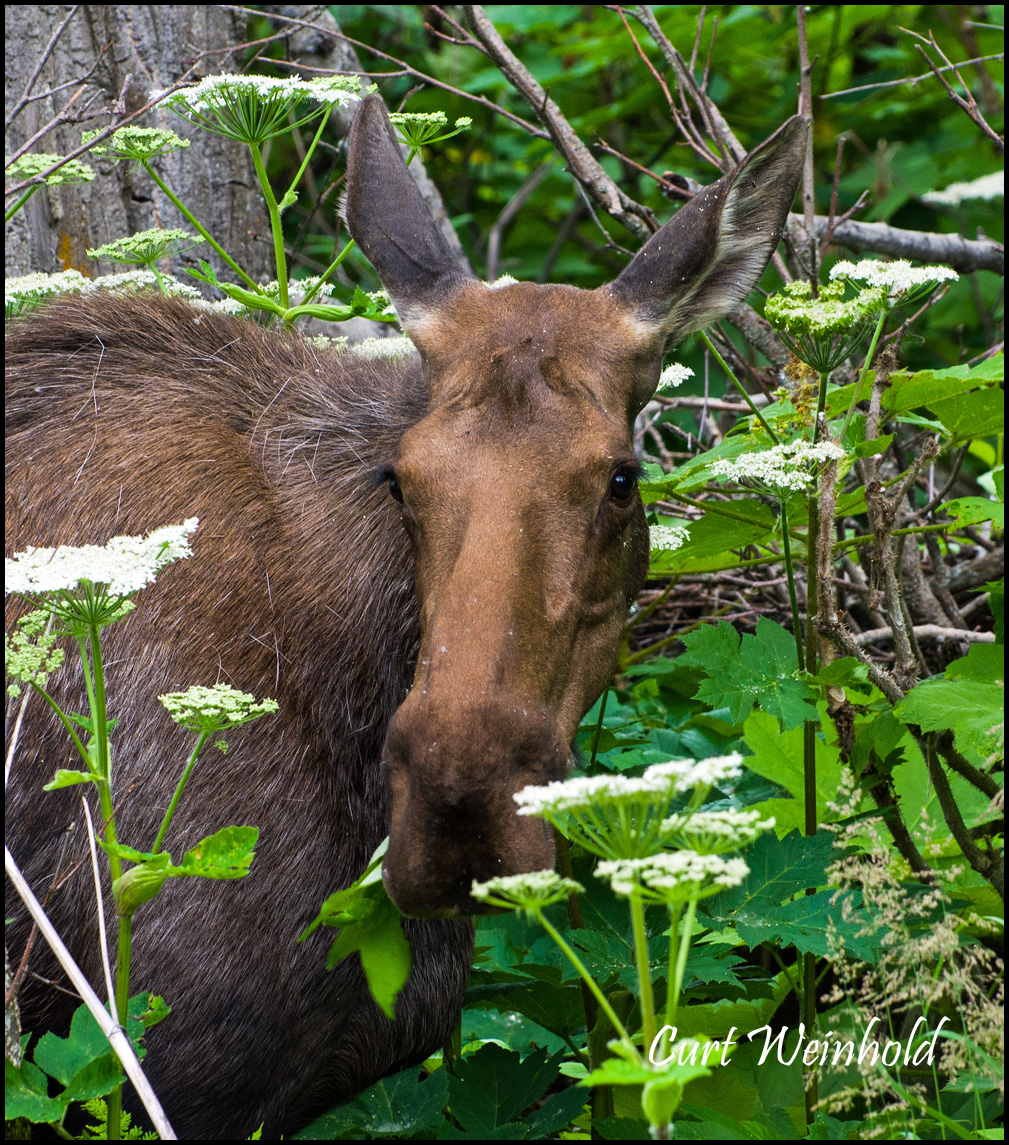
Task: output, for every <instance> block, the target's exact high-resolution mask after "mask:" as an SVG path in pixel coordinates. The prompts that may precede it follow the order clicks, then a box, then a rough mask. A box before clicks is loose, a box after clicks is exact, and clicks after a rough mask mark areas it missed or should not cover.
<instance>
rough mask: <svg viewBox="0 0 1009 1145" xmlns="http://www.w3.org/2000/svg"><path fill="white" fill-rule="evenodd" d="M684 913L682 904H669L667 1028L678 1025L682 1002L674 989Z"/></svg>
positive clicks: (678, 992)
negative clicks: (678, 1013)
mask: <svg viewBox="0 0 1009 1145" xmlns="http://www.w3.org/2000/svg"><path fill="white" fill-rule="evenodd" d="M682 911H683V904H682V903H670V904H669V969H668V971H667V972H666V974H667V977H666V1022H665V1024H666V1025H667V1026H675V1025H676V1007H677V1006H678V1005H679V1001H680V991H679V989H678V988H675V989H674V983H675V982H676V967H677V965H678V964H679V955H680V915H681V913H682Z"/></svg>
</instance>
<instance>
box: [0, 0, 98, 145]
mask: <svg viewBox="0 0 1009 1145" xmlns="http://www.w3.org/2000/svg"><path fill="white" fill-rule="evenodd" d="M79 9H80V4H75V5H74V6H73V7H72V8H71V9H70V11H69V12H68V13H67V16H66V19H65V20H64V21H63V23H62V24H60V26H59V27H58V28H57V29H56V31H55V32H53V34H52V36H50V37H49V43H48V44H46V46H45V50H44V51H43V53H42V57H41V59H40V60H39V62H38V64H37V66H36V68H35V71H33V72H32V74H31V75H30V76H29V77H28V82H27V83H26V84H25V89H24V91H23V92H22V93H21V98H20V99H19V100H18V101H17V102H16V103H15V104H14V106H13V108H12V109H11V112H10V115H8V116H7V119H6V120H5V122H4V131H6V130H7V128H8V127H10V125H11V124H12V123H13V122H14V120H15V119H16V118H17V117H18V116H19V115H20V114H21V112H22V110H23V109H24V108H25V106H26V105H27V104H28V103H29V102H31V98H32V95H31V91H32V88H33V87H34V86H35V84H36V82H37V81H38V78H39V76H40V75H41V74H42V69H43V68H44V67H45V66H46V60H48V59H49V57H50V56H51V55H52V53H53V48H55V47H56V44H57V42H58V41H59V38H60V36H62V35H63V33H64V31H65V30H66V26H67V25H68V24H69V23H70V21H71V20H72V19H73V18H74V16H76V15H77V12H78V11H79ZM97 66H98V65H97V63H96V64H95V67H97ZM94 70H95V69H94V68H92V69H91V72H93V71H94ZM91 72H88V76H90V75H91ZM83 78H84V79H86V78H87V76H85V77H83ZM74 82H75V81H74V80H69V81H68V82H67V83H66V84H61V85H60V87H59V88H56V89H54V91H60V90H61V89H62V88H64V87H69V86H71V85H72V84H73V83H74ZM76 82H77V83H80V82H82V81H81V80H77V81H76ZM43 94H45V95H50V94H53V92H46V93H43ZM34 98H35V99H38V98H39V97H38V96H35V97H34Z"/></svg>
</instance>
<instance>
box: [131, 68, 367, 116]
mask: <svg viewBox="0 0 1009 1145" xmlns="http://www.w3.org/2000/svg"><path fill="white" fill-rule="evenodd" d="M360 92H361V83H360V80H358V79H357V77H356V76H332V77H328V78H325V79H316V80H302V79H297V78H296V77H291V78H289V79H275V78H272V77H270V76H239V75H217V76H206V77H205V78H204V79H202V80H200V82H199V83H198V84H196V86H195V87H186V88H180V89H179V91H177V92H173V93H172V94H171V95H170V96H169V97H168V99H167V100H166V101H165V103H166V105H167V106H168V107H175V106H178V105H183V106H185V107H189V108H191V109H192V110H193V111H195V112H197V113H199V114H201V115H202V114H206V113H207V112H214V111H217V110H218V108H219V107H220V106H221V104H222V103H227V102H229V101H230V99H231V98H232V97H234V96H244V97H246V98H248V97H249V96H258V97H259V98H260V99H264V100H269V101H287V100H290V101H291V102H298V101H301V100H305V99H310V100H312V101H314V102H315V103H329V104H336V105H339V106H342V105H344V104H347V103H350V102H351V101H352V100H354V99H356V98H357V97H358V96H359V95H360ZM163 94H164V92H163V91H153V92H151V96H150V98H151V99H157V98H158V97H159V96H161V95H163Z"/></svg>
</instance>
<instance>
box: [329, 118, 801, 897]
mask: <svg viewBox="0 0 1009 1145" xmlns="http://www.w3.org/2000/svg"><path fill="white" fill-rule="evenodd" d="M807 132H808V123H807V121H806V120H804V119H802V118H800V117H798V116H797V117H795V118H793V119H791V120H789V121H788V122H787V123H786V124H785V125H784V126H783V127H782V128H781V129H780V130H779V131H777V132H776V133H775V134H774V135H773V136H771V137H770V138H769V139H768V140H766V141H765V142H764V143H763V144H761V145H760V146H759V147H758V148H757V149H756V150H754V151H753V152H751V154H750V155H748V156H747V157H746V159H744V160H743V162H742V163H741V164H740V165H739V166H738V167H737V168H736V170H735V171H733V172H732V173H731V174H728V175H726V176H724V177H723V178H721V179H720V180H718V182H716V183H714V184H712V185H711V186H709V187H706V188H705V189H704V190H703V191H701V192H700V193H699V194H698V195H696V196H695V198H694V199H693V200H692V201H691V202H689V203H688V204H687V205H686V206H684V207H682V208H681V209H680V210H679V211H678V212H677V214H676V215H675V216H674V217H673V218H672V220H671V221H670V222H668V223H667V224H666V225H665V226H663V227H662V228H661V230H659V231H658V232H657V233H656V234H654V235H653V236H652V237H651V239H649V241H648V242H647V243H646V244H645V246H644V247H643V248H642V249H641V250H640V251H639V252H638V254H637V255H636V256H635V257H634V258H633V260H632V261H631V262H630V264H629V265H628V266H627V267H626V269H625V270H624V271H623V272H622V273H621V274H620V275H619V276H618V277H617V278H616V280H615V281H613V282H612V283H610V284H609V285H607V286H603V287H600V288H599V289H597V290H591V291H586V290H579V289H576V288H574V287H569V286H539V285H534V284H531V283H516V284H513V285H509V286H504V287H501V288H499V289H494V288H489V287H487V286H485V285H484V284H483V283H481V282H479V281H478V280H477V279H475V278H473V277H471V276H470V275H469V274H468V273H465V272H464V271H462V270H461V269H460V266H459V263H458V262H457V260H456V257H455V256H454V254H453V253H452V251H451V249H450V247H449V245H448V243H447V242H446V240H445V238H444V237H443V235H442V234H441V232H440V231H439V229H438V227H437V225H436V224H435V222H434V220H433V219H432V218H431V216H430V214H429V212H428V210H427V208H426V206H425V204H424V202H423V199H422V198H421V195H420V192H419V191H418V189H417V186H416V184H415V183H414V181H413V179H412V178H411V176H410V175H409V173H408V171H407V170H406V167H405V165H404V163H403V159H402V156H401V152H400V147H399V145H398V143H397V142H396V138H395V135H394V133H393V130H392V127H391V124H390V122H389V119H388V116H387V115H386V112H385V109H384V107H383V105H382V102H381V100H380V99H378V98H377V97H375V96H369V97H367V98H366V99H365V100H364V101H363V102H362V105H361V106H360V108H359V110H358V112H357V116H356V118H355V121H354V126H353V129H352V133H351V139H350V158H349V167H348V190H347V197H346V215H347V222H348V224H349V227H350V230H351V233H352V235H353V236H354V238H355V240H356V241H357V243H358V245H359V246H360V247H361V249H362V250H363V251H364V253H365V254H366V255H367V256H368V258H369V259H370V260H371V262H372V263H373V264H374V266H375V268H376V269H377V271H378V273H379V275H380V277H381V279H382V282H383V283H384V284H385V286H386V288H387V290H388V292H389V294H390V295H391V297H392V299H393V301H394V303H395V305H396V307H397V310H398V312H399V315H400V317H401V319H402V322H403V326H404V328H405V329H406V331H407V333H408V334H409V336H410V337H411V338H412V339H413V341H414V343H415V344H416V346H417V348H418V349H419V351H420V355H421V361H422V364H423V372H424V378H425V379H426V384H427V386H428V389H429V407H428V412H427V414H426V416H425V417H423V418H422V419H421V420H420V421H419V422H417V424H415V425H414V426H413V427H412V428H410V429H409V430H408V431H407V432H406V433H405V435H404V436H403V437H402V439H401V440H400V443H399V446H398V448H397V449H396V451H395V453H394V455H393V456H390V457H389V458H388V460H387V462H386V464H385V465H384V466H383V468H382V469H381V471H380V473H379V474H378V475H377V479H379V480H383V481H385V482H386V483H387V484H388V489H389V494H390V496H392V497H393V498H395V500H396V501H397V502H398V503H399V506H400V510H399V511H400V515H401V517H402V521H403V525H404V527H405V528H406V530H407V533H408V534H409V536H410V539H411V542H412V545H413V550H414V555H415V562H416V586H417V596H418V600H419V604H420V617H421V632H422V635H421V645H420V654H419V657H418V660H417V665H416V671H415V674H414V678H413V685H412V687H411V689H410V692H409V695H408V696H407V698H406V700H405V702H404V703H403V704H402V706H401V707H400V708H399V710H398V711H397V713H396V715H395V716H394V718H393V720H392V723H391V725H390V727H389V731H388V735H387V738H386V742H385V750H384V757H383V759H384V765H385V768H386V771H387V775H388V781H389V787H390V792H391V828H390V842H389V848H388V852H387V854H386V859H385V865H384V869H383V874H384V879H385V884H386V887H387V889H388V891H389V894H390V896H391V897H392V898H393V900H394V901H395V902H396V903H397V905H398V906H399V907H400V908H401V909H402V910H403V911H404V912H405V913H408V914H414V915H453V914H457V913H460V912H465V911H468V910H473V909H477V908H476V904H475V903H474V902H473V900H472V899H471V898H470V896H469V888H470V886H471V883H472V880H473V879H474V878H476V879H480V880H485V879H488V878H491V877H494V876H497V875H509V874H518V873H523V872H526V871H531V870H537V869H540V868H545V867H550V866H552V865H553V841H552V837H551V835H550V833H549V831H548V829H546V828H545V826H544V824H543V823H542V822H540V821H539V820H535V819H529V818H524V817H520V816H519V815H517V813H516V811H517V807H516V804H515V802H514V800H513V798H512V797H513V795H514V793H515V792H517V791H519V790H520V789H521V788H522V787H524V786H525V785H526V784H541V783H546V782H548V781H550V780H555V779H560V778H561V777H563V775H564V773H565V770H566V768H567V766H568V761H569V758H570V754H571V748H570V745H571V742H572V740H573V738H574V734H575V731H576V730H577V727H578V723H579V721H580V719H581V718H582V716H583V715H584V713H585V712H586V711H587V710H588V709H589V707H591V705H592V703H593V702H594V701H595V699H596V697H597V696H598V695H599V693H600V692H601V690H602V689H603V687H604V686H605V685H606V683H607V680H608V679H609V677H610V675H611V673H612V671H613V668H614V664H615V661H616V656H617V650H618V645H619V640H620V634H621V630H622V627H623V624H624V621H625V618H626V615H627V609H628V606H629V604H630V603H631V602H632V601H633V600H634V597H635V595H636V594H637V592H638V591H639V589H640V588H641V586H642V583H643V581H644V578H645V575H646V571H647V564H648V528H647V525H646V522H645V516H644V512H643V509H642V505H641V499H640V496H639V494H638V490H637V477H638V463H637V460H636V458H635V455H634V451H633V449H632V445H631V441H632V425H633V421H634V418H635V416H636V415H637V413H638V412H639V411H640V409H641V408H642V406H643V405H644V404H645V403H646V402H647V401H648V400H649V399H650V397H651V396H652V394H653V393H654V391H655V388H656V386H657V384H658V379H659V373H660V370H661V366H662V358H663V355H664V354H665V352H666V350H667V348H668V347H669V346H670V345H671V344H672V343H673V342H675V341H676V340H677V339H679V338H681V337H683V336H684V335H685V334H688V333H690V332H691V331H693V330H697V329H700V328H701V327H703V326H706V325H708V324H709V323H711V322H713V321H715V320H716V319H718V318H719V317H721V316H723V315H725V314H727V313H728V312H730V311H731V310H732V309H733V308H734V307H735V306H736V305H737V304H739V303H740V302H742V301H743V299H744V298H745V297H746V295H747V294H748V293H749V291H750V290H751V289H752V288H753V286H754V285H755V284H756V281H757V279H758V278H759V276H760V274H761V273H762V271H763V269H764V267H765V266H766V265H767V262H768V260H769V259H770V257H771V255H772V253H773V252H774V249H775V247H776V245H777V241H778V237H779V235H780V233H781V229H782V226H783V225H784V222H785V218H786V215H787V213H788V210H789V207H790V205H791V203H792V199H793V197H794V195H795V191H796V187H797V184H798V180H799V175H800V172H801V167H802V162H803V158H804V155H805V150H806V139H807Z"/></svg>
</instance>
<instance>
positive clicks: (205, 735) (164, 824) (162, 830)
mask: <svg viewBox="0 0 1009 1145" xmlns="http://www.w3.org/2000/svg"><path fill="white" fill-rule="evenodd" d="M211 734H212V733H211V732H208V731H202V732H200V738H199V739H198V740H197V741H196V747H194V748H193V750H192V752H191V753H190V756H189V759H188V760H187V761H186V766H185V768H184V769H183V772H182V776H181V778H180V779H179V782H178V783H177V784H176V787H175V793H174V794H173V795H172V799H171V802H170V803H169V804H168V810H167V811H166V812H165V817H164V819H162V820H161V826H160V827H159V828H158V837H157V838H156V839H155V840H154V846H153V847H152V848H151V854H152V855H156V854H157V853H158V852H159V851H160V850H161V844H162V843H163V842H164V841H165V834H166V832H167V831H168V825H169V823H171V821H172V816H173V815H174V814H175V808H176V807H177V806H178V805H179V800H180V799H181V798H182V792H183V789H184V788H185V786H186V783H187V782H188V780H189V776H190V773H191V772H192V770H193V768H194V767H195V766H196V760H197V759H198V758H199V755H200V752H201V751H202V750H203V747H204V744H206V742H207V740H208V739H210V736H211Z"/></svg>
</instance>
